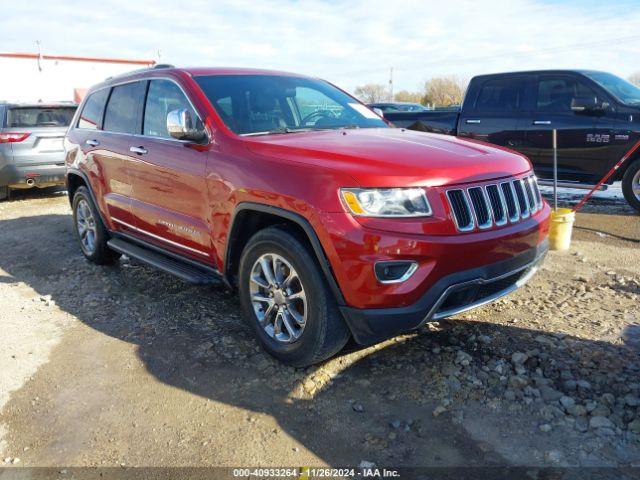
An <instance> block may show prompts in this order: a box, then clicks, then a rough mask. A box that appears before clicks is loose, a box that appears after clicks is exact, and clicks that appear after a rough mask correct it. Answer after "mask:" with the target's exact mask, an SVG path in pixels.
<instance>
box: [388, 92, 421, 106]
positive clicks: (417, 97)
mask: <svg viewBox="0 0 640 480" xmlns="http://www.w3.org/2000/svg"><path fill="white" fill-rule="evenodd" d="M423 97H424V94H423V93H420V92H410V91H408V90H400V91H399V92H398V93H396V94H395V95H394V96H393V99H394V100H395V101H396V102H411V103H420V102H422V98H423Z"/></svg>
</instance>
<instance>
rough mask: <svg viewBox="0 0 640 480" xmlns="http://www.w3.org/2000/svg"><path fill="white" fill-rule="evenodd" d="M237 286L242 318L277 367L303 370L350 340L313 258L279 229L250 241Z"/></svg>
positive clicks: (335, 351) (259, 233)
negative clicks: (277, 361) (274, 360)
mask: <svg viewBox="0 0 640 480" xmlns="http://www.w3.org/2000/svg"><path fill="white" fill-rule="evenodd" d="M238 281H239V293H240V303H241V306H242V310H243V313H244V317H245V318H246V319H247V321H248V322H249V324H250V325H251V326H252V327H253V329H254V331H255V332H256V336H257V337H258V340H259V341H260V343H261V344H262V346H263V347H264V349H265V350H266V351H267V352H268V353H269V354H271V355H272V356H273V357H275V358H277V359H278V360H280V361H281V362H283V363H286V364H287V365H291V366H294V367H306V366H308V365H311V364H314V363H317V362H320V361H322V360H325V359H327V358H329V357H331V356H333V355H334V354H336V353H338V352H339V351H340V350H342V348H343V347H344V346H345V344H346V343H347V341H348V340H349V335H350V334H349V330H348V328H347V326H346V325H345V323H344V320H343V319H342V315H341V313H340V311H339V309H338V306H337V304H336V301H335V298H334V297H333V294H332V293H331V291H330V290H329V288H328V286H327V283H326V281H325V279H324V276H323V274H322V272H321V271H320V268H319V267H318V265H317V262H316V260H315V257H314V256H313V255H312V254H311V253H310V252H309V250H308V249H307V248H305V246H304V245H303V244H302V243H301V242H300V241H299V240H298V239H297V238H296V237H295V236H293V235H291V234H290V233H288V232H286V230H284V229H283V228H280V227H269V228H267V229H264V230H261V231H260V232H258V233H256V234H255V235H254V236H253V237H252V238H251V239H250V240H249V242H248V243H247V246H246V247H245V249H244V251H243V252H242V257H241V259H240V272H239V278H238Z"/></svg>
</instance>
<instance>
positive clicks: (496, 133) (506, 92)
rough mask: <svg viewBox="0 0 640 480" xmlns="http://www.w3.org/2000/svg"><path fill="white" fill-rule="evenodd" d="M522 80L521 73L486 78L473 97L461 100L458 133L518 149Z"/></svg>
mask: <svg viewBox="0 0 640 480" xmlns="http://www.w3.org/2000/svg"><path fill="white" fill-rule="evenodd" d="M526 82H527V79H526V77H525V76H521V75H513V76H508V77H501V78H489V79H488V80H486V81H485V82H484V83H483V84H482V85H480V87H479V89H478V91H477V96H476V98H475V99H470V100H469V101H468V102H467V101H466V100H465V107H464V108H463V109H462V113H461V114H460V121H459V126H458V135H459V136H460V137H466V138H473V139H476V140H482V141H484V142H489V143H493V144H496V145H502V146H503V147H508V148H512V149H514V150H518V149H519V148H520V147H521V146H522V143H523V140H524V133H523V132H522V131H521V129H520V128H519V127H520V121H521V120H520V119H521V116H522V109H523V106H524V101H525V93H526Z"/></svg>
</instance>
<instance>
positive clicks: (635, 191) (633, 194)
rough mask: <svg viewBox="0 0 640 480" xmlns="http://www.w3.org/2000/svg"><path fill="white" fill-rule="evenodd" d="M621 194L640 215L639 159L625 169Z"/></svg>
mask: <svg viewBox="0 0 640 480" xmlns="http://www.w3.org/2000/svg"><path fill="white" fill-rule="evenodd" d="M622 193H623V194H624V198H625V199H626V200H627V202H629V205H631V206H632V207H633V208H635V209H636V211H638V212H639V213H640V159H638V160H636V161H635V162H633V163H632V164H631V165H629V168H627V171H626V172H625V173H624V177H622Z"/></svg>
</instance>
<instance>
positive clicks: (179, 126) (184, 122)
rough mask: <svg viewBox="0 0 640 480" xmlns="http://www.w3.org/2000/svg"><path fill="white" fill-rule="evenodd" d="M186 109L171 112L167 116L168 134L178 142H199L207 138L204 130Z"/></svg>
mask: <svg viewBox="0 0 640 480" xmlns="http://www.w3.org/2000/svg"><path fill="white" fill-rule="evenodd" d="M199 123H200V122H199V121H197V120H194V118H193V116H192V115H191V113H190V112H189V110H187V109H186V108H179V109H177V110H171V111H170V112H169V113H168V114H167V132H169V135H171V136H172V137H173V138H175V139H177V140H190V141H193V142H199V141H201V140H202V139H204V138H205V133H204V128H203V127H202V125H199Z"/></svg>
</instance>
